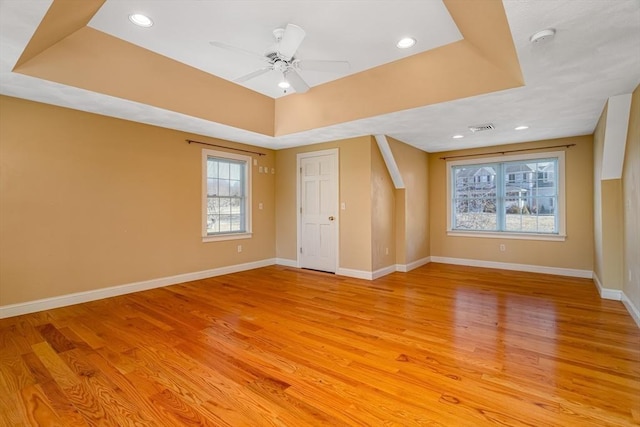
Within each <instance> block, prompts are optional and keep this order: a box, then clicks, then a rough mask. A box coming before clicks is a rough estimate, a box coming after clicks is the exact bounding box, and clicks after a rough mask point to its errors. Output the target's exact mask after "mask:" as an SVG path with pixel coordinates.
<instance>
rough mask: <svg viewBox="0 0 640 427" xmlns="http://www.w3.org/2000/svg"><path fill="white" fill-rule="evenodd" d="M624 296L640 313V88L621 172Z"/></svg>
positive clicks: (635, 98) (634, 102) (632, 110)
mask: <svg viewBox="0 0 640 427" xmlns="http://www.w3.org/2000/svg"><path fill="white" fill-rule="evenodd" d="M621 202H622V206H623V218H624V220H623V232H622V235H623V239H624V247H623V250H624V256H623V261H624V264H623V271H622V276H623V285H622V290H623V292H624V294H625V295H626V296H627V298H629V300H631V302H632V303H633V305H634V306H635V309H636V310H640V86H638V87H636V90H635V91H633V97H632V98H631V112H630V117H629V131H628V134H627V145H626V150H625V160H624V168H623V171H622V201H621Z"/></svg>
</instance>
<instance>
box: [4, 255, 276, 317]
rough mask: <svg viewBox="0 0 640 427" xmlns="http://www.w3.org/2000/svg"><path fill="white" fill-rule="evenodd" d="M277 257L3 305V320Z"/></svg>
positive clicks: (246, 266)
mask: <svg viewBox="0 0 640 427" xmlns="http://www.w3.org/2000/svg"><path fill="white" fill-rule="evenodd" d="M275 262H276V261H275V259H274V258H271V259H265V260H261V261H254V262H248V263H245V264H237V265H230V266H227V267H219V268H213V269H211V270H204V271H196V272H193V273H185V274H178V275H176V276H169V277H161V278H158V279H151V280H144V281H142V282H134V283H128V284H126V285H120V286H112V287H108V288H102V289H95V290H92V291H86V292H77V293H73V294H68V295H60V296H56V297H51V298H44V299H39V300H35V301H27V302H24V303H18V304H10V305H4V306H0V319H4V318H6V317H12V316H19V315H21V314H28V313H35V312H37V311H42V310H49V309H52V308H58V307H65V306H68V305H73V304H79V303H83V302H88V301H95V300H99V299H104V298H109V297H114V296H118V295H124V294H130V293H133V292H140V291H146V290H148V289H154V288H161V287H163V286H169V285H175V284H178V283H184V282H190V281H192V280H200V279H206V278H208V277H215V276H222V275H223V274H231V273H237V272H239V271H245V270H253V269H254V268H260V267H266V266H269V265H273V264H275Z"/></svg>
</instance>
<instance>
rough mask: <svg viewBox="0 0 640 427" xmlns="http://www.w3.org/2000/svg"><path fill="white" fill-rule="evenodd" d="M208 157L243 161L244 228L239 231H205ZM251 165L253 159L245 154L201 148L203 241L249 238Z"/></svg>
mask: <svg viewBox="0 0 640 427" xmlns="http://www.w3.org/2000/svg"><path fill="white" fill-rule="evenodd" d="M209 158H217V159H221V160H229V161H235V162H238V161H240V162H244V163H245V167H244V182H245V198H244V210H245V230H244V231H240V232H229V233H216V234H208V232H207V207H208V194H207V163H208V160H209ZM252 165H253V159H252V157H251V156H245V155H242V154H236V153H229V152H226V151H218V150H211V149H206V148H205V149H203V150H202V173H201V174H202V190H201V192H202V206H201V211H202V224H201V234H202V241H203V242H218V241H223V240H237V239H249V238H251V236H252V234H253V232H252V221H251V213H252V209H251V206H252V202H251V200H252V197H251V170H252Z"/></svg>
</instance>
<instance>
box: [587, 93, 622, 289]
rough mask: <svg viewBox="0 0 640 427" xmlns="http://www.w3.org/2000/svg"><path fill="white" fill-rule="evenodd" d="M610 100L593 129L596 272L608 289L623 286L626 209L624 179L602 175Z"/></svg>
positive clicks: (594, 262)
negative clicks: (624, 214) (624, 210)
mask: <svg viewBox="0 0 640 427" xmlns="http://www.w3.org/2000/svg"><path fill="white" fill-rule="evenodd" d="M607 113H608V104H607V105H605V107H604V110H603V111H602V114H601V116H600V119H599V120H598V124H597V126H596V129H595V131H594V133H593V160H594V166H593V186H594V188H593V190H594V191H593V193H594V200H593V212H594V223H593V234H594V248H593V249H594V251H593V254H594V256H593V272H594V274H595V275H596V280H598V281H599V282H600V284H601V285H602V287H604V288H607V289H615V290H622V280H623V229H622V227H623V216H622V215H623V212H622V211H623V209H622V206H623V205H622V180H621V179H605V180H603V179H602V178H601V177H602V167H603V166H602V162H603V158H604V140H605V133H606V123H607Z"/></svg>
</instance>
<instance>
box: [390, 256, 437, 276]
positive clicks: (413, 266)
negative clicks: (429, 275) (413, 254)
mask: <svg viewBox="0 0 640 427" xmlns="http://www.w3.org/2000/svg"><path fill="white" fill-rule="evenodd" d="M430 262H431V257H426V258H422V259H419V260H417V261H413V262H410V263H409V264H396V271H400V272H402V273H406V272H409V271H411V270H415V269H416V268H418V267H422V266H423V265H425V264H429V263H430Z"/></svg>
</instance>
